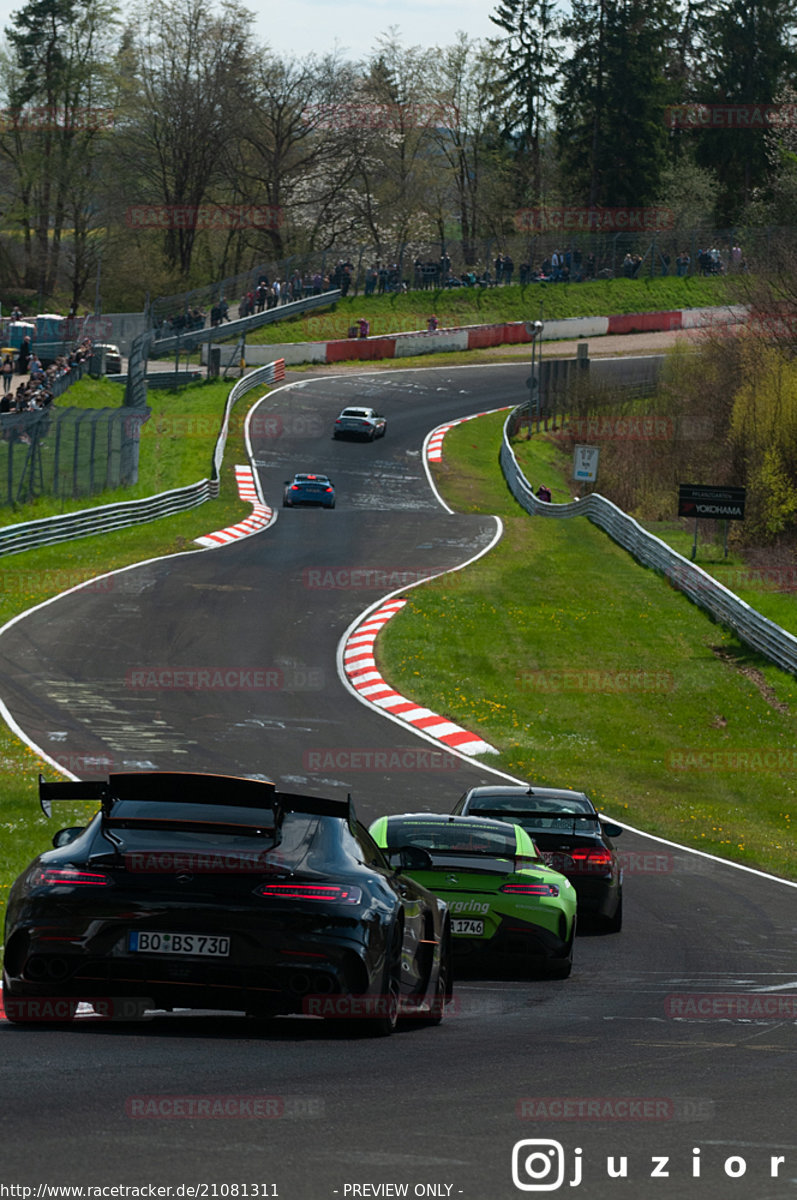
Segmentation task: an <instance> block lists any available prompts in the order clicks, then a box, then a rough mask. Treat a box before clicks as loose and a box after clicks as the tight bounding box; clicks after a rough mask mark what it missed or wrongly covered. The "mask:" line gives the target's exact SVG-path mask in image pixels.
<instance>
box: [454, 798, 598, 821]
mask: <svg viewBox="0 0 797 1200" xmlns="http://www.w3.org/2000/svg"><path fill="white" fill-rule="evenodd" d="M468 809H469V810H470V812H484V811H486V810H487V809H489V810H490V812H514V813H519V812H522V813H526V812H527V813H529V814H531V813H535V814H536V813H539V814H540V815H543V814H546V813H549V814H551V815H554V814H556V813H586V814H588V815H591V816H592V815H594V814H595V809H594V807H593V805H592V802H591V801H589V800H587V799H586V798H583V799H582V798H581V797H579V796H562V797H559V796H529V795H521V796H506V795H501V794H500V793H499V795H497V796H489V795H480V796H474V797H473V798H472V799H471V802H470V804H469V805H468Z"/></svg>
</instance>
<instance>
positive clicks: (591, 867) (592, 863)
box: [568, 846, 612, 875]
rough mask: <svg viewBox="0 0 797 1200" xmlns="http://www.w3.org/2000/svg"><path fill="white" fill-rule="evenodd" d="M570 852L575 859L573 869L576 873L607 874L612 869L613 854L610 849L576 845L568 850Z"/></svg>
mask: <svg viewBox="0 0 797 1200" xmlns="http://www.w3.org/2000/svg"><path fill="white" fill-rule="evenodd" d="M568 854H569V855H570V857H571V858H572V860H573V867H572V870H573V871H574V872H575V873H576V874H579V875H606V874H608V873H609V872H610V871H611V869H612V855H611V852H610V851H609V850H603V849H591V848H590V847H584V846H575V847H574V848H573V849H572V850H568Z"/></svg>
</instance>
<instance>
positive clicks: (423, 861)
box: [387, 846, 432, 871]
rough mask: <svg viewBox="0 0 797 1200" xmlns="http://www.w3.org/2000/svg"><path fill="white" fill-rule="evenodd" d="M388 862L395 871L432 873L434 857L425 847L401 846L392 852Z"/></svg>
mask: <svg viewBox="0 0 797 1200" xmlns="http://www.w3.org/2000/svg"><path fill="white" fill-rule="evenodd" d="M387 861H388V862H389V863H390V865H391V867H393V869H394V870H395V871H431V869H432V856H431V854H430V853H429V851H428V850H424V848H423V846H400V847H399V849H398V850H391V852H390V853H389V854H388V856H387Z"/></svg>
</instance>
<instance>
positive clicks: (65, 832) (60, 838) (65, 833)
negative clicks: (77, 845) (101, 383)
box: [53, 825, 86, 850]
mask: <svg viewBox="0 0 797 1200" xmlns="http://www.w3.org/2000/svg"><path fill="white" fill-rule="evenodd" d="M85 828H86V826H85V825H70V826H69V827H68V828H67V829H59V830H58V832H57V833H54V834H53V845H54V846H55V848H56V850H57V849H58V847H59V846H68V845H69V843H70V842H74V840H75V838H79V837H80V835H81V833H82V832H83V830H84V829H85Z"/></svg>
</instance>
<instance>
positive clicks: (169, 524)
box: [0, 384, 261, 909]
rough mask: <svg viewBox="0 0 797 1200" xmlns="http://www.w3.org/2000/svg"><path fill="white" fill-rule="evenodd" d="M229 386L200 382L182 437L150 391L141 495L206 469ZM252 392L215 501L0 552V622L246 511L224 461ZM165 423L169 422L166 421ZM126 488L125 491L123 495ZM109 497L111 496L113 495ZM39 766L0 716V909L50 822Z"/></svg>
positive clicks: (71, 817)
mask: <svg viewBox="0 0 797 1200" xmlns="http://www.w3.org/2000/svg"><path fill="white" fill-rule="evenodd" d="M231 386H232V385H231V384H226V385H225V384H221V385H220V384H213V385H209V386H208V388H207V391H206V392H205V393H204V394H203V396H202V401H201V403H202V405H203V406H204V405H207V408H204V409H203V412H204V414H205V417H203V419H202V420H201V421H197V422H195V425H194V430H195V432H194V435H193V436H190V437H188V436H186V434H185V428H182V427H181V426H180V425H179V424H177V425H176V424H175V423H174V422H172V418H171V417H169V416H168V413H171V414H172V415H173V414H174V412H175V410H174V409H173V408H172V407H171V405H170V404H169V403H168V401H166V398H167V396H168V394H167V393H160V394H158V393H155V394H154V396H153V398H152V399H151V403H152V405H153V408H157V406H158V405H159V403H160V400H161V396H162V397H163V398H164V400H165V401H166V404H165V407H164V420H165V421H167V425H166V426H165V427H164V428H162V429H161V431H160V433H157V425H156V423H155V421H154V419H153V420H152V421H150V425H155V432H154V436H155V437H156V438H157V439H160V440H161V442H162V451H161V455H160V460H159V462H158V463H157V464H156V465H155V466H153V464H152V462H151V461H148V459H151V457H152V455H146V454H145V453H144V452H143V450H142V473H143V474H144V476H145V478H147V479H149V480H150V483H149V484H144V483H142V484H141V485H140V486H141V487H144V489H145V490H144V491H143V492H142V494H144V495H147V494H149V492H151V491H165V490H167V489H168V488H169V487H178V486H180V483H181V482H189V483H191V482H194V481H196V480H197V479H201V478H203V477H204V476H205V475H207V469H205V470H203V471H198V470H197V463H198V462H199V461H200V460H201V461H202V462H203V463H205V466H206V468H207V466H209V464H210V458H211V454H212V450H213V446H214V444H215V441H216V437H217V434H218V430H219V426H220V423H221V416H222V411H223V403H224V400H226V397H227V394H228V392H229V389H230V387H231ZM260 394H261V393H260V392H257V391H254V392H252V394H251V397H244V398H243V399H242V400H240V401H239V402H238V404H237V405H236V406H235V408H234V409H233V413H232V418H231V422H230V434H229V439H228V443H227V451H226V455H225V461H226V463H227V464H228V466H227V467H226V469H225V470H223V471H222V479H221V494H220V496H219V499H218V500H215V501H211V502H209V503H207V504H203V505H200V507H199V508H196V509H192V510H191V511H190V512H187V513H181V514H180V515H179V516H175V517H167V518H165V519H163V520H160V521H152V522H149V523H147V524H145V525H137V526H133V527H132V528H130V529H125V530H120V531H119V532H118V533H106V534H101V535H99V536H97V537H90V538H81V539H80V540H78V541H74V542H64V543H62V544H61V545H59V546H48V547H43V548H42V549H39V550H29V551H27V552H26V553H24V554H15V555H11V556H9V557H5V558H3V560H2V585H3V586H2V593H1V594H0V625H4V624H5V623H6V622H7V621H8V620H10V619H11V618H12V617H13V616H16V615H17V614H18V613H21V612H25V611H26V610H27V609H29V608H31V607H32V606H33V605H35V604H39V603H40V602H41V601H43V600H47V599H48V598H49V597H50V596H56V595H58V594H59V593H60V592H62V591H64V590H65V589H66V588H69V587H73V586H74V585H75V584H77V583H80V582H82V581H83V580H86V579H92V578H94V576H96V575H99V574H102V573H104V572H106V571H111V570H114V569H115V568H118V567H123V566H127V565H129V564H131V563H136V562H141V561H143V560H144V559H148V558H155V557H159V556H161V555H168V554H176V553H180V552H181V551H186V550H191V549H197V550H198V549H199V547H195V546H194V539H195V538H197V537H201V536H203V535H204V534H206V533H210V532H211V531H212V530H214V529H221V528H224V527H225V526H227V525H231V524H234V523H235V522H236V521H240V520H241V519H242V517H244V516H246V515H248V514H249V513H250V512H251V505H249V504H245V503H243V502H242V501H241V500H240V499H239V498H238V490H237V487H236V483H235V478H234V472H233V470H232V464H234V463H235V462H236V461H242V458H241V456H242V455H243V454H244V453H245V451H244V445H243V421H244V418H245V416H246V413H247V411H248V409H249V408H250V407H251V405H252V404H254V403H255V402H256V401H257V399H258V398H259V396H260ZM151 396H152V393H151ZM171 399H172V400H175V399H176V401H177V402H178V404H179V403H180V401H181V396H177V397H173V396H172V397H171ZM211 410H212V414H213V419H212V420H211V419H210V413H211ZM178 411H179V410H178ZM191 412H192V413H195V412H196V410H195V409H193V408H192V409H191ZM205 418H207V419H205ZM168 422H171V426H169V424H168ZM146 428H147V427H146V426H145V429H146ZM181 428H182V432H180V429H181ZM175 439H177V441H178V442H181V444H180V445H179V447H178V445H177V444H173V443H174V442H175ZM156 457H157V456H156ZM244 461H245V460H244ZM192 472H193V473H192ZM183 473H187V474H189V475H190V478H188V479H183ZM153 480H157V481H158V482H157V485H156V486H154V485H153V483H152V481H153ZM147 487H148V488H149V492H148V491H147V490H146V489H147ZM128 494H129V493H128V492H127V491H126V492H125V498H126V497H127V496H128ZM115 499H119V496H118V494H117V495H116V496H115ZM84 505H85V502H84ZM211 553H213V552H212V551H211ZM11 636H13V634H12V635H11ZM57 750H58V748H57V744H56V745H55V746H54V747H53V751H52V755H53V757H54V758H56V759H57ZM39 771H42V772H43V773H44V774H46V775H47V776H48V778H52V777H53V769H52V767H50V766H49V764H45V763H44V762H43V761H42V760H41V759H40V758H39V757H38V756H37V755H36V754H35V753H34V752H33V751H32V750H30V748H29V747H28V746H26V745H25V744H24V743H23V742H21V741H20V740H19V739H18V738H17V737H16V736H15V735H14V734H13V733H12V732H11V730H10V729H9V728H8V726H7V725H6V724H5V723H4V722H0V797H2V799H1V800H0V909H2V908H4V906H5V899H6V897H7V895H8V888H9V886H10V884H11V883H12V882H13V880H14V878H15V877H16V876H17V875H18V874H19V872H20V871H21V870H22V869H23V868H24V867H25V866H26V864H27V863H28V862H30V860H31V859H32V858H33V857H34V856H35V855H36V854H38V853H40V852H41V850H42V849H43V847H44V846H46V845H47V839H48V837H49V834H50V833H51V832H52V831H53V830H54V829H55V828H56V826H54V825H53V823H52V822H48V821H46V819H45V818H44V816H43V814H42V813H40V811H39V805H38V798H37V778H38V773H39ZM86 773H87V774H88V772H86ZM96 773H97V774H98V775H101V774H102V773H103V772H102V769H101V768H98V770H97V772H96ZM93 807H94V806H91V805H88V806H86V805H74V806H73V805H63V806H59V812H58V815H59V817H60V818H61V824H62V825H69V824H70V823H75V824H79V823H81V817H84V816H85V815H86V814H87V813H88V812H91V811H92V810H93Z"/></svg>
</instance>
